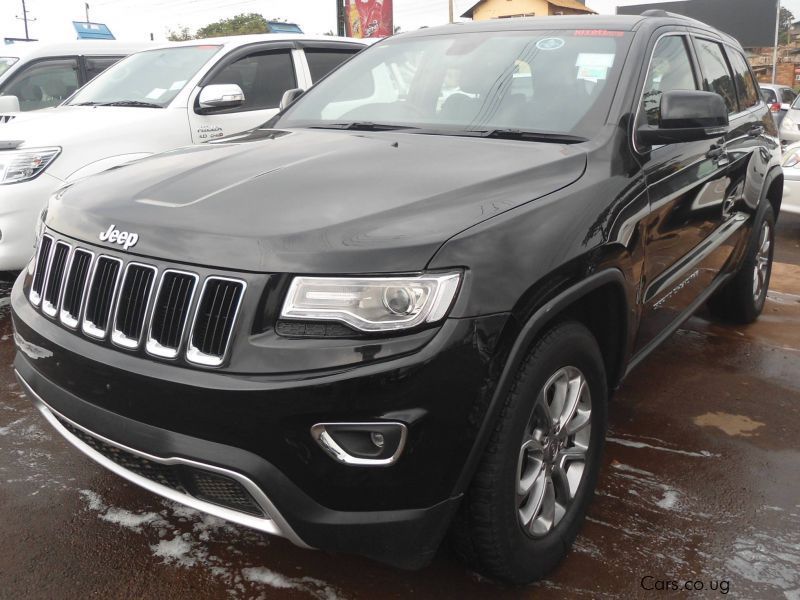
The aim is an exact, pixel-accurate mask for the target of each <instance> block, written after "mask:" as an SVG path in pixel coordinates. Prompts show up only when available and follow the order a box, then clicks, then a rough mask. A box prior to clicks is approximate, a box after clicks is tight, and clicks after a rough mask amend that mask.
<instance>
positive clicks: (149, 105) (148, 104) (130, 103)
mask: <svg viewBox="0 0 800 600" xmlns="http://www.w3.org/2000/svg"><path fill="white" fill-rule="evenodd" d="M70 106H141V107H143V108H164V107H163V106H161V105H160V104H155V103H154V102H142V101H140V100H116V101H114V102H78V103H77V104H71V105H70Z"/></svg>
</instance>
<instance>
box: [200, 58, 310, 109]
mask: <svg viewBox="0 0 800 600" xmlns="http://www.w3.org/2000/svg"><path fill="white" fill-rule="evenodd" d="M222 83H234V84H236V85H238V86H239V87H240V88H241V89H242V91H243V92H244V104H242V105H241V106H239V107H237V108H236V109H235V111H231V112H240V111H246V110H259V109H264V108H277V107H278V105H279V104H280V103H281V98H282V97H283V93H284V92H285V91H286V90H290V89H292V88H296V87H297V79H296V78H295V74H294V65H293V64H292V55H291V53H290V52H289V50H277V51H276V50H272V51H269V52H259V53H256V54H250V55H248V56H245V57H244V58H240V59H239V60H237V61H235V62H233V63H231V64H229V65H228V66H227V67H225V68H224V69H222V70H221V71H220V72H219V73H217V74H216V75H215V76H214V77H213V78H212V79H211V80H210V81H209V82H208V83H207V84H206V85H211V84H222Z"/></svg>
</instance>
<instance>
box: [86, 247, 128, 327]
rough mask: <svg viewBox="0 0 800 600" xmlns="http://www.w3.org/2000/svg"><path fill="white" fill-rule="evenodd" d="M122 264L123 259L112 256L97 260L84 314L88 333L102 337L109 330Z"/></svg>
mask: <svg viewBox="0 0 800 600" xmlns="http://www.w3.org/2000/svg"><path fill="white" fill-rule="evenodd" d="M121 266H122V261H121V260H120V259H118V258H113V257H111V256H100V257H99V258H98V259H97V262H95V265H94V270H93V271H92V280H91V282H90V283H89V292H88V294H87V298H86V306H85V308H84V315H83V326H82V329H83V333H85V334H86V335H89V336H91V337H94V338H100V339H102V338H104V337H105V335H106V333H107V332H108V328H109V327H108V326H109V321H110V320H111V308H112V306H113V303H114V296H115V295H116V293H117V282H118V281H119V272H120V269H121Z"/></svg>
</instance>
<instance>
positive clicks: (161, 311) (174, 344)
mask: <svg viewBox="0 0 800 600" xmlns="http://www.w3.org/2000/svg"><path fill="white" fill-rule="evenodd" d="M198 279H199V278H198V276H197V275H195V274H194V273H187V272H185V271H176V270H174V269H167V270H166V271H164V273H163V275H162V276H161V282H160V283H159V286H158V292H156V299H155V302H154V303H153V310H152V317H151V319H150V331H149V333H148V336H147V343H146V344H145V348H146V349H147V351H148V352H149V353H150V354H153V355H155V356H159V357H161V358H176V357H177V356H178V353H179V352H180V347H181V344H182V342H183V338H184V337H185V330H186V323H187V321H188V317H189V309H190V308H191V305H192V300H193V299H194V293H195V290H196V289H197V282H198Z"/></svg>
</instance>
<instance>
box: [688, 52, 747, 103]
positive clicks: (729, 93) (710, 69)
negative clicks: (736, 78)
mask: <svg viewBox="0 0 800 600" xmlns="http://www.w3.org/2000/svg"><path fill="white" fill-rule="evenodd" d="M696 48H697V58H698V59H699V60H700V69H701V70H702V71H703V77H704V81H703V86H704V87H705V89H706V91H709V92H715V93H717V94H719V95H720V96H722V99H723V100H725V104H726V106H727V107H728V113H730V114H732V113H735V112H738V110H739V106H738V103H737V100H736V88H735V87H734V85H733V77H732V76H731V72H730V70H729V69H728V63H727V61H726V60H725V55H724V54H723V53H722V46H720V45H719V44H718V43H716V42H712V41H709V40H703V39H697V40H696Z"/></svg>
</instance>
